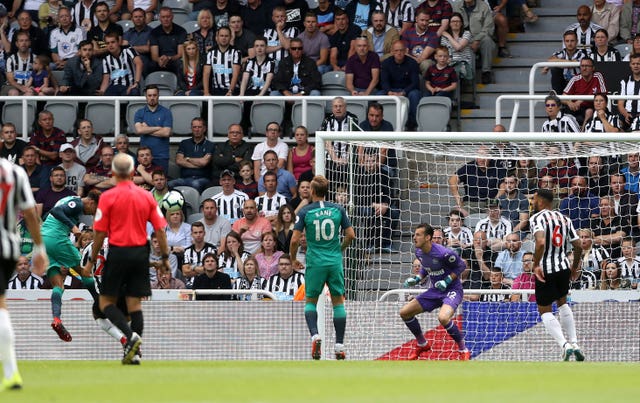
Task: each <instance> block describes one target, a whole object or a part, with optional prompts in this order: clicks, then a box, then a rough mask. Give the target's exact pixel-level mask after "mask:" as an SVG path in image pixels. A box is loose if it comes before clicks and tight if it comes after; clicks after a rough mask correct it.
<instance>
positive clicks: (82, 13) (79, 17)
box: [71, 0, 98, 31]
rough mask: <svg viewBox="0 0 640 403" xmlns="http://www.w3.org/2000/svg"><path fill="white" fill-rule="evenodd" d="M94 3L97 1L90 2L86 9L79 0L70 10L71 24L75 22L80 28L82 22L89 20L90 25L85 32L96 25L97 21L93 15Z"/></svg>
mask: <svg viewBox="0 0 640 403" xmlns="http://www.w3.org/2000/svg"><path fill="white" fill-rule="evenodd" d="M96 3H97V0H96V1H92V2H91V5H90V6H89V7H86V6H85V5H84V1H82V0H79V1H78V2H77V3H76V4H75V5H74V6H73V8H72V9H71V18H72V19H73V22H75V23H76V25H77V26H79V27H80V26H82V21H84V20H89V22H90V23H91V24H90V25H89V26H88V28H87V31H88V30H89V29H91V28H93V27H95V26H96V25H98V19H97V18H96V15H95V14H96V13H95V11H96V9H95V7H94V6H95V5H96Z"/></svg>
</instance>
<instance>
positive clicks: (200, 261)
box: [183, 242, 218, 288]
mask: <svg viewBox="0 0 640 403" xmlns="http://www.w3.org/2000/svg"><path fill="white" fill-rule="evenodd" d="M208 253H213V254H215V255H216V256H217V255H218V250H217V249H216V247H215V246H214V245H212V244H210V243H208V242H205V243H204V246H203V247H202V249H200V250H197V249H196V246H195V245H194V244H191V246H188V247H187V248H186V249H185V250H184V261H183V264H188V265H190V266H192V267H197V266H203V265H204V256H205V255H206V254H208ZM194 278H195V277H185V278H184V282H185V285H186V286H187V288H191V287H192V286H193V279H194Z"/></svg>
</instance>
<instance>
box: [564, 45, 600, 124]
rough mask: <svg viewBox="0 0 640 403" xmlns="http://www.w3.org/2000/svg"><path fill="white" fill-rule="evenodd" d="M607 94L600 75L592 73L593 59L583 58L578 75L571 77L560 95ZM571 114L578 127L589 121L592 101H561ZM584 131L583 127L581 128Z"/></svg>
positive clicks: (591, 112) (591, 113)
mask: <svg viewBox="0 0 640 403" xmlns="http://www.w3.org/2000/svg"><path fill="white" fill-rule="evenodd" d="M598 93H605V94H606V93H607V86H606V85H605V83H604V77H602V74H600V73H598V72H594V71H593V59H591V58H589V57H585V58H584V59H582V60H580V74H577V75H575V76H573V78H572V79H571V80H570V81H569V83H568V84H567V86H566V87H565V88H564V92H563V93H562V95H594V94H598ZM562 103H563V104H565V105H566V106H567V107H569V109H571V113H572V114H573V116H575V117H576V120H577V121H578V123H580V125H583V124H584V122H588V121H589V120H591V117H592V116H593V101H587V100H580V99H576V100H564V101H562ZM582 130H584V127H582Z"/></svg>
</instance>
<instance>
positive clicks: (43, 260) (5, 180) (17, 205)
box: [0, 158, 49, 390]
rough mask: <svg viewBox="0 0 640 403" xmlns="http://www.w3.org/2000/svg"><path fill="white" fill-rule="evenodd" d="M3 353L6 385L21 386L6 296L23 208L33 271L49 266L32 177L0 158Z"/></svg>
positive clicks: (0, 347)
mask: <svg viewBox="0 0 640 403" xmlns="http://www.w3.org/2000/svg"><path fill="white" fill-rule="evenodd" d="M0 189H2V192H0V357H1V359H2V366H3V369H4V378H3V379H2V389H4V390H10V389H21V388H22V377H21V376H20V373H19V372H18V364H17V362H16V353H15V335H14V332H13V327H12V326H11V320H10V319H9V311H8V310H7V303H6V299H5V295H4V294H5V290H6V286H7V282H8V280H9V276H10V275H11V273H13V270H14V269H15V267H16V262H17V261H18V258H19V257H20V235H19V233H18V230H17V228H18V226H17V218H18V213H19V211H20V210H21V211H22V214H23V216H24V222H25V223H26V225H27V229H28V230H29V233H30V234H31V239H33V245H34V247H33V273H34V274H36V275H38V276H42V275H43V274H44V271H45V269H46V268H47V267H48V266H49V259H48V258H47V252H46V249H45V247H44V244H43V242H42V236H41V235H40V218H39V217H38V213H36V202H35V200H34V199H33V193H32V192H31V185H30V184H29V178H28V177H27V174H26V173H25V171H24V169H22V168H21V167H19V166H17V165H14V164H13V163H11V162H9V161H7V160H6V159H4V158H0Z"/></svg>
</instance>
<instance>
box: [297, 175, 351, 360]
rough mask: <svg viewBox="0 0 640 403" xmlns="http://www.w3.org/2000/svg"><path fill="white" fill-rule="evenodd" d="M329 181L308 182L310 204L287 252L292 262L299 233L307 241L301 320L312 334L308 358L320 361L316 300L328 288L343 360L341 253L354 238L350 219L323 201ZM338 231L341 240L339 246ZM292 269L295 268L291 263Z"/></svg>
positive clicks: (344, 317) (338, 356) (338, 353)
mask: <svg viewBox="0 0 640 403" xmlns="http://www.w3.org/2000/svg"><path fill="white" fill-rule="evenodd" d="M328 187H329V181H327V179H326V178H325V177H324V176H315V177H314V178H313V180H312V181H311V199H312V202H311V203H310V204H309V205H307V206H305V207H303V208H302V209H301V210H300V211H299V212H298V216H297V218H296V223H295V226H294V227H293V235H292V237H291V247H290V248H289V252H290V253H291V257H292V258H293V259H295V257H296V255H297V252H298V247H299V245H300V237H301V236H302V232H303V231H305V232H306V238H307V259H306V262H307V269H306V271H305V281H304V282H305V297H306V305H305V307H304V317H305V319H306V321H307V326H308V327H309V332H310V333H311V357H312V358H313V359H314V360H319V359H320V355H321V344H322V340H321V339H320V337H319V335H318V312H317V310H316V305H317V303H318V297H319V296H320V294H321V293H322V290H323V288H324V285H325V284H327V286H328V287H329V292H330V293H331V302H332V303H333V325H334V327H335V330H336V345H335V354H336V359H338V360H344V359H345V357H346V354H345V351H344V332H345V328H346V323H347V313H346V312H345V310H344V268H343V264H342V251H344V250H345V249H346V248H347V247H348V246H349V245H350V244H351V242H352V241H353V240H354V239H355V238H356V234H355V231H354V230H353V227H352V226H351V222H350V221H349V217H347V213H346V211H345V210H344V208H343V207H342V206H340V205H338V204H335V203H331V202H327V201H325V197H326V195H327V192H328ZM340 228H342V231H344V239H343V240H342V242H340V233H341V231H340ZM294 267H297V264H296V263H295V262H294Z"/></svg>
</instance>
